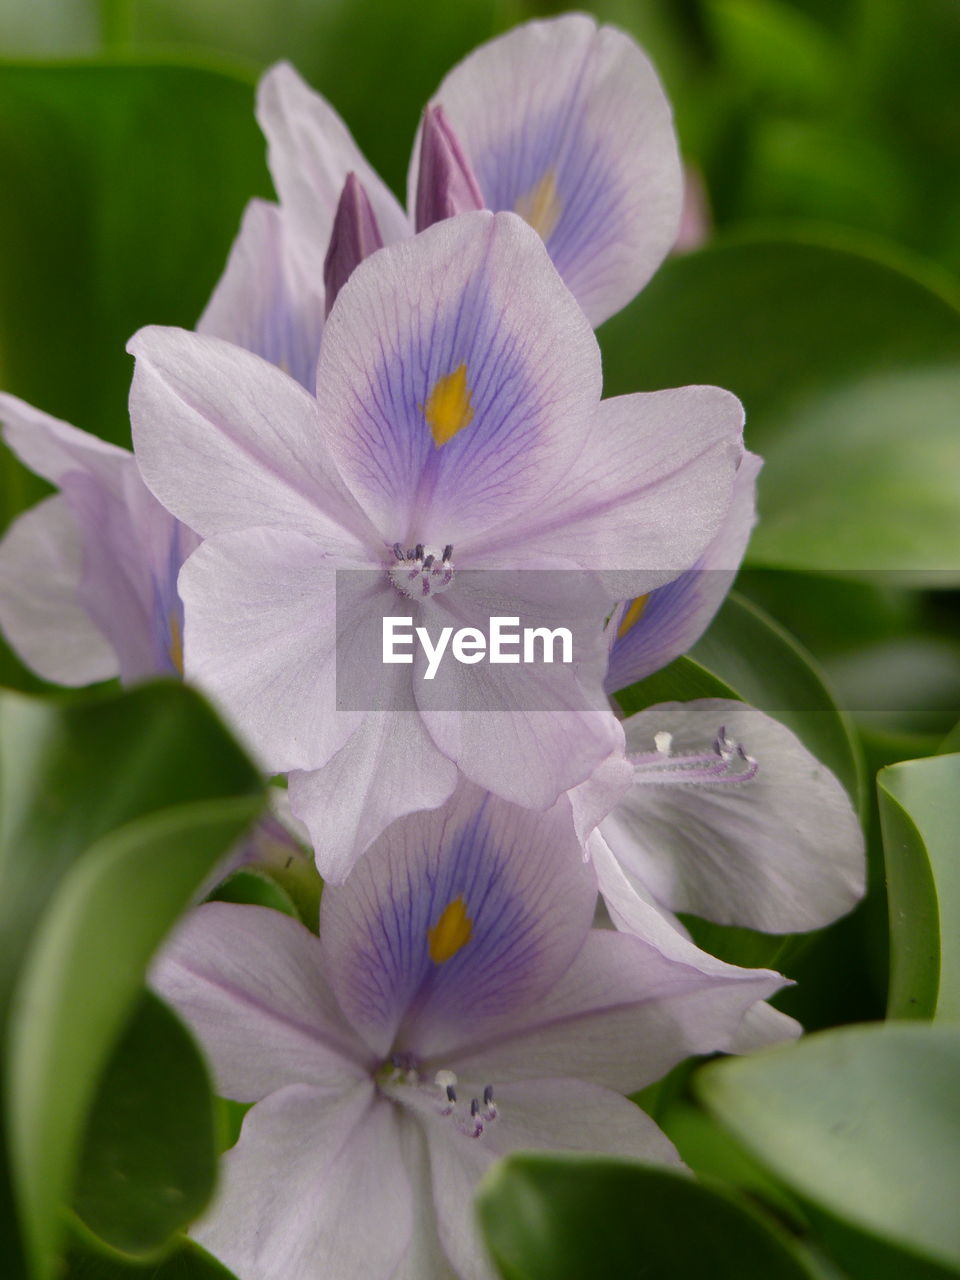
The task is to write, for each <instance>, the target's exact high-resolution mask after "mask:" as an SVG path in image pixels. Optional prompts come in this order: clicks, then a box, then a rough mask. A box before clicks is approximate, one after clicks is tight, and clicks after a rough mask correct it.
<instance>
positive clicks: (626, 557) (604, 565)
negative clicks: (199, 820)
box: [131, 212, 742, 879]
mask: <svg viewBox="0 0 960 1280" xmlns="http://www.w3.org/2000/svg"><path fill="white" fill-rule="evenodd" d="M131 350H132V351H133V352H134V354H135V355H136V357H137V367H136V373H135V377H134V384H133V391H132V395H131V415H132V420H133V428H134V440H135V448H136V452H137V457H138V460H139V463H140V466H141V470H142V472H143V475H144V477H145V479H146V482H147V483H148V484H149V485H150V487H151V489H152V490H153V492H154V493H155V494H156V496H157V497H158V498H159V499H160V500H161V501H162V502H163V503H164V504H165V505H166V506H167V507H168V508H169V509H170V510H171V511H172V512H173V513H174V514H175V515H176V516H178V518H180V519H182V520H183V521H184V522H186V523H187V524H188V525H189V526H190V527H191V528H194V529H197V530H198V531H199V533H200V534H201V535H202V536H203V537H204V539H205V541H204V543H203V545H202V546H201V547H200V548H199V549H198V550H197V552H195V553H194V555H193V556H192V557H191V558H190V560H189V561H188V563H187V564H186V565H185V566H184V569H183V571H182V573H181V576H180V583H179V586H180V593H181V596H182V597H183V600H184V604H185V661H186V670H187V674H188V676H189V677H190V678H191V679H193V680H194V681H195V682H196V683H197V684H198V685H199V686H200V687H201V688H203V689H205V690H207V691H208V692H209V693H211V695H212V696H213V697H214V698H215V699H216V700H217V701H218V703H219V704H220V706H221V707H222V708H223V709H224V710H225V712H226V714H227V715H228V717H229V718H230V719H231V721H232V722H233V723H234V725H235V726H237V727H238V729H239V731H240V732H241V733H242V735H243V736H244V737H245V738H246V740H247V741H248V742H249V743H250V744H251V746H252V748H253V749H254V750H255V751H256V752H257V753H258V754H259V756H260V758H261V759H262V760H263V762H264V763H265V765H266V767H267V768H268V769H269V770H270V771H271V772H289V773H290V796H291V801H292V804H293V810H294V813H295V814H296V815H297V816H298V817H299V818H300V819H301V820H302V821H303V822H304V823H305V824H306V825H307V827H308V828H309V829H310V832H311V837H312V840H313V842H314V844H315V846H316V848H317V855H318V865H319V866H320V869H321V872H322V873H323V874H324V875H325V876H326V877H327V878H330V879H342V878H343V876H344V875H346V873H347V871H348V870H349V868H350V866H351V865H352V863H353V861H354V860H355V859H356V857H358V856H359V854H360V853H362V851H363V849H364V848H366V846H367V845H368V844H369V843H370V842H371V840H373V839H374V838H375V837H376V836H377V835H378V834H379V833H380V832H381V831H382V830H383V829H384V828H385V827H386V826H387V825H388V824H389V823H390V822H391V821H392V820H393V819H394V818H396V817H399V816H401V815H402V814H404V813H410V812H413V811H414V810H416V809H419V808H425V807H436V806H437V805H439V804H441V803H442V802H443V801H444V800H445V799H446V798H447V797H448V796H449V795H450V794H451V792H452V791H453V788H454V786H455V784H456V781H457V778H458V775H459V774H463V775H465V776H466V777H468V778H470V779H471V780H473V781H475V782H477V783H478V784H480V785H482V786H484V787H485V788H487V789H488V790H491V791H493V792H494V793H496V794H498V795H502V796H503V797H504V798H506V799H510V800H513V801H514V802H516V803H519V804H522V805H526V806H530V807H536V808H541V809H545V808H548V807H549V806H550V805H551V804H553V803H554V802H555V801H556V799H557V797H558V796H559V795H560V794H561V793H562V792H564V791H566V790H568V789H569V788H571V787H573V786H576V785H578V784H579V783H581V782H583V781H584V780H585V779H586V778H587V777H588V776H589V775H590V774H591V773H592V772H593V770H594V769H595V768H596V766H597V765H598V764H599V763H600V761H601V760H603V759H604V758H606V757H607V756H608V755H610V754H611V753H613V752H616V751H618V750H619V749H620V747H621V746H622V738H621V731H620V728H619V725H618V723H617V722H616V720H615V718H614V717H613V715H612V713H611V712H610V710H609V705H608V703H607V701H606V698H605V695H604V694H603V690H602V681H603V674H604V670H605V667H606V641H605V640H604V639H603V637H602V625H603V620H604V618H605V617H606V616H607V614H608V613H609V612H610V607H611V603H610V602H612V601H615V600H616V599H618V598H619V599H622V598H624V597H626V596H629V595H633V594H639V593H640V592H643V591H647V590H650V589H653V588H655V587H658V586H661V585H663V583H664V582H666V581H668V580H669V579H671V578H673V577H675V576H676V575H677V573H678V572H680V571H682V570H683V569H685V568H687V567H689V566H690V565H692V564H693V563H695V562H696V560H697V558H698V556H699V555H700V554H701V553H702V551H703V549H704V547H705V546H706V545H708V544H709V542H710V541H711V539H712V538H713V537H714V536H715V535H716V533H717V530H718V528H719V527H720V525H721V523H722V521H723V519H724V518H725V516H726V513H727V509H728V506H729V502H730V496H731V492H732V486H733V481H734V475H735V472H736V468H737V465H738V463H739V461H740V458H741V456H742V443H741V431H742V410H741V407H740V405H739V403H738V402H737V401H736V399H735V398H734V397H732V396H730V395H729V394H728V393H726V392H723V391H721V390H719V389H717V388H711V387H691V388H680V389H676V390H672V391H664V392H657V393H649V394H642V395H633V396H625V397H621V398H618V399H614V400H609V401H604V402H603V403H601V402H600V358H599V351H598V348H597V345H596V340H595V339H594V337H593V334H592V332H591V330H590V327H589V324H588V323H587V321H586V319H585V318H584V316H583V314H582V312H581V311H580V309H579V307H578V306H577V304H576V302H575V301H574V299H573V298H572V296H571V295H570V293H569V292H568V291H567V289H566V288H565V287H564V285H563V283H562V281H561V280H560V278H559V276H558V275H557V273H556V271H555V270H554V268H553V266H552V265H551V263H550V260H549V258H548V256H547V254H546V252H545V250H544V247H543V243H542V241H541V239H540V237H539V236H537V235H536V234H535V233H534V232H533V231H531V230H530V228H529V227H528V226H527V225H526V224H525V223H524V222H523V221H522V220H521V219H520V218H519V217H517V216H516V215H514V214H498V215H492V214H489V213H485V212H478V213H474V214H467V215H463V216H461V217H459V218H456V219H451V220H449V221H446V222H441V223H438V224H436V225H435V226H434V227H432V228H430V229H429V230H428V231H426V232H424V233H422V235H419V236H417V237H415V238H413V239H411V240H408V241H405V242H403V243H402V244H399V245H394V246H388V247H387V248H384V249H383V250H381V251H380V252H379V253H376V254H374V255H373V256H372V257H370V258H368V259H367V260H366V261H365V262H364V263H363V264H361V266H360V267H359V268H358V269H357V270H356V271H355V272H354V274H353V276H352V277H351V279H350V280H349V281H348V283H347V284H346V285H345V287H344V288H343V290H342V291H341V293H340V296H339V298H338V300H337V303H336V305H335V306H334V309H333V311H332V312H331V314H330V317H329V319H328V321H327V324H326V326H325V328H324V333H323V339H322V342H321V347H320V358H319V364H318V371H317V395H316V398H314V397H313V396H311V395H309V394H308V393H307V392H306V391H305V390H304V389H303V388H302V387H300V386H298V385H297V383H296V382H295V381H294V380H293V379H292V378H290V377H287V376H285V375H284V374H283V373H282V372H281V371H279V370H278V369H276V368H274V367H273V366H271V365H270V364H268V363H267V362H265V361H264V360H262V359H259V358H257V357H256V356H254V355H252V354H251V353H249V352H247V351H245V350H241V349H240V348H238V347H236V346H232V345H230V344H227V343H224V342H219V341H217V340H215V339H212V338H210V337H207V336H198V335H196V334H190V333H186V332H183V331H179V330H166V329H158V328H154V329H148V330H145V331H142V332H141V333H140V334H139V335H138V336H137V337H136V338H135V339H134V341H133V343H132V344H131ZM338 570H353V571H362V572H361V573H360V574H359V581H358V583H357V585H356V586H355V590H354V593H353V595H352V596H349V597H345V598H337V599H335V589H336V585H337V584H336V574H337V571H338ZM522 570H554V571H559V570H567V571H570V570H572V571H574V572H565V573H559V574H555V577H556V578H557V579H563V581H562V582H559V581H557V582H556V583H554V585H553V586H552V588H551V587H550V586H549V584H548V585H547V586H544V582H545V579H544V578H543V577H542V576H538V575H536V574H534V575H532V577H531V578H529V579H528V581H530V582H532V583H534V584H535V589H536V592H537V593H538V598H537V601H536V604H537V605H538V606H542V607H547V605H549V606H550V607H552V608H554V609H555V610H557V611H564V612H565V615H566V616H568V617H569V618H570V619H571V621H572V622H582V623H583V624H584V629H585V630H589V631H590V633H591V634H592V635H593V634H595V635H596V637H597V639H598V641H601V643H598V644H597V646H596V648H595V652H593V653H590V654H587V656H586V657H585V659H584V662H583V663H582V664H581V666H580V667H579V668H578V667H577V666H576V665H573V666H570V667H564V668H562V669H560V668H553V669H552V670H553V672H554V673H555V675H556V678H557V680H560V681H561V682H562V681H566V684H563V686H562V688H563V697H564V698H566V699H567V701H566V702H563V698H561V697H559V696H558V698H557V699H556V700H555V701H554V702H552V703H551V704H550V706H549V707H547V708H545V709H541V710H536V709H534V710H530V709H528V708H527V707H524V706H520V707H517V709H516V710H515V711H513V712H510V711H509V710H506V711H499V712H485V711H483V710H482V708H483V707H484V706H489V705H491V704H492V703H495V701H496V697H495V696H494V695H497V694H498V692H499V686H498V681H499V680H500V676H499V674H498V673H499V672H501V671H504V668H502V667H501V668H496V667H487V668H485V677H484V678H485V679H486V681H487V683H486V685H485V686H484V696H483V697H482V698H480V699H479V702H477V699H476V689H477V687H478V686H477V685H476V684H475V683H471V681H470V677H469V673H470V672H471V671H472V670H473V668H467V667H461V666H460V665H459V664H457V663H451V664H449V666H448V667H447V668H446V672H447V674H446V675H445V677H444V681H445V683H444V684H443V690H444V693H445V695H446V702H445V703H444V704H442V705H438V703H437V702H436V701H434V702H433V703H424V701H423V698H424V696H425V695H424V690H425V689H426V690H431V689H433V688H434V686H433V685H425V684H424V682H423V681H422V680H421V679H419V677H418V675H417V673H416V669H415V668H411V667H403V666H398V667H391V668H389V669H388V668H385V667H384V666H383V665H382V664H381V663H380V660H379V655H377V656H376V658H374V657H373V656H372V655H370V654H369V653H368V651H367V650H365V649H364V648H363V647H362V644H361V643H360V642H359V641H358V640H357V639H356V637H358V636H362V635H363V634H365V633H364V627H368V624H369V621H370V619H371V618H372V617H376V618H379V616H380V615H381V614H383V613H387V614H390V613H396V612H398V611H400V610H402V612H403V613H404V614H406V613H408V612H410V611H411V610H413V611H414V612H415V613H416V614H417V616H418V617H419V618H421V619H423V620H424V621H425V624H427V623H429V624H430V625H438V624H439V623H440V622H443V621H449V623H450V624H451V625H456V626H458V627H460V626H463V625H475V624H476V623H477V622H478V621H480V622H482V624H484V625H485V624H486V622H487V621H488V619H489V616H490V615H491V613H493V614H496V613H503V612H505V611H504V610H503V608H502V605H501V607H500V608H497V605H496V601H494V600H492V599H491V598H489V597H485V596H484V590H483V582H482V579H483V573H480V574H479V575H476V574H474V576H473V578H472V579H471V578H469V577H468V576H465V575H466V571H470V572H472V571H483V572H488V571H498V572H513V571H522ZM438 571H439V572H438ZM462 571H463V572H462ZM411 575H412V577H413V581H412V582H411ZM520 577H521V578H522V574H521V575H520ZM518 581H519V579H518ZM470 582H472V583H473V584H474V585H473V587H468V583H470ZM497 589H498V591H499V590H500V589H502V581H500V582H498V583H497ZM514 590H515V597H514V600H513V601H512V603H511V607H510V609H509V612H510V613H511V614H517V615H523V614H525V613H526V614H529V613H530V612H531V610H532V602H531V601H530V600H525V598H524V596H523V592H522V588H521V587H520V586H516V587H515V588H514ZM550 590H552V591H553V597H554V598H553V600H552V601H549V600H548V601H545V600H544V597H545V596H546V595H547V594H549V591H550ZM500 599H501V597H500V595H497V600H500ZM335 605H336V607H335ZM378 625H379V624H378ZM338 636H339V638H340V642H339V644H338ZM344 662H352V663H353V667H352V668H351V670H352V672H353V675H352V677H351V683H352V686H353V688H354V690H357V689H362V688H363V687H364V686H365V685H369V684H371V683H373V684H377V685H379V687H380V692H383V691H384V690H386V694H387V702H388V703H389V705H390V706H392V707H393V708H395V710H394V711H389V712H378V711H362V710H342V709H337V676H338V663H341V664H342V663H344ZM524 674H525V678H526V679H527V680H528V681H531V682H532V681H534V680H535V678H536V672H535V669H534V668H533V667H525V668H524ZM471 690H472V691H473V696H474V702H475V703H477V706H478V708H479V710H474V711H472V712H470V711H464V710H463V708H464V707H466V706H468V704H469V701H470V696H471V693H470V691H471ZM510 698H511V695H510V693H509V691H508V692H507V693H506V694H505V695H504V702H505V705H506V706H508V707H509V706H512V705H513V703H512V702H511V700H510ZM403 708H406V709H407V710H406V712H405V713H403V714H397V713H396V711H397V710H400V709H403Z"/></svg>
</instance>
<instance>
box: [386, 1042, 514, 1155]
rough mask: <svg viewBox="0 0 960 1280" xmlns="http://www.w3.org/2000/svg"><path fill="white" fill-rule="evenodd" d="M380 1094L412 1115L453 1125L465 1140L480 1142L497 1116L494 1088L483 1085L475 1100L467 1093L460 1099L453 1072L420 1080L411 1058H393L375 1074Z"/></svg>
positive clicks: (419, 1074)
mask: <svg viewBox="0 0 960 1280" xmlns="http://www.w3.org/2000/svg"><path fill="white" fill-rule="evenodd" d="M376 1081H377V1085H378V1086H379V1089H380V1092H381V1093H383V1094H385V1095H386V1096H387V1097H389V1098H392V1099H393V1100H394V1101H395V1102H399V1103H402V1104H404V1105H406V1106H409V1107H412V1108H413V1110H415V1111H421V1112H422V1111H425V1110H429V1111H433V1112H435V1113H437V1114H439V1115H441V1116H443V1117H444V1118H445V1119H449V1122H450V1123H451V1124H452V1125H453V1127H454V1128H455V1129H456V1131H457V1132H458V1133H461V1134H463V1136H464V1137H465V1138H479V1137H481V1136H482V1135H483V1133H484V1131H485V1130H486V1129H487V1128H488V1127H489V1126H490V1125H491V1124H493V1122H494V1121H495V1120H497V1119H499V1116H500V1112H499V1109H498V1107H497V1104H496V1102H495V1101H494V1097H493V1085H492V1084H486V1085H484V1086H483V1089H482V1090H480V1092H479V1094H478V1095H477V1096H475V1097H468V1096H467V1094H468V1093H469V1090H468V1091H466V1092H464V1093H463V1095H462V1096H461V1090H460V1087H459V1083H458V1081H457V1077H456V1075H455V1074H454V1072H452V1071H442V1070H441V1071H437V1072H436V1073H435V1074H434V1077H433V1080H432V1081H430V1080H429V1079H426V1080H425V1079H423V1077H422V1075H421V1070H420V1064H419V1063H418V1062H417V1061H416V1059H414V1057H413V1056H412V1055H411V1054H407V1053H397V1054H394V1055H393V1056H392V1057H391V1058H390V1059H388V1061H387V1062H385V1063H384V1064H383V1066H382V1067H381V1068H380V1070H379V1071H378V1072H377V1073H376Z"/></svg>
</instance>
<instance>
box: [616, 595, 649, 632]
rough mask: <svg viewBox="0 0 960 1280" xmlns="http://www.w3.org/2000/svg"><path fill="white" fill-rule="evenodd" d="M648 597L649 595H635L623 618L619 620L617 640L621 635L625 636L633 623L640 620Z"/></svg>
mask: <svg viewBox="0 0 960 1280" xmlns="http://www.w3.org/2000/svg"><path fill="white" fill-rule="evenodd" d="M649 599H650V597H649V596H637V598H636V600H634V601H633V602H632V604H631V605H630V608H629V609H628V610H627V612H626V613H625V614H624V615H623V618H622V619H621V621H620V626H619V627H618V628H617V639H618V640H619V639H620V638H621V637H622V636H625V635H626V634H627V632H628V631H629V630H630V628H631V627H632V626H633V625H634V624H635V623H637V622H639V621H640V618H641V615H642V614H643V611H644V609H645V608H646V607H647V601H648V600H649Z"/></svg>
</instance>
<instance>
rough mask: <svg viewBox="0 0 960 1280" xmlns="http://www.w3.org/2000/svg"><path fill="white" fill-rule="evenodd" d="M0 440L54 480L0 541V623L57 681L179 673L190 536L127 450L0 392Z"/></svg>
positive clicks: (193, 542)
mask: <svg viewBox="0 0 960 1280" xmlns="http://www.w3.org/2000/svg"><path fill="white" fill-rule="evenodd" d="M0 422H2V423H3V436H4V440H5V441H6V443H7V444H8V445H9V446H10V448H11V449H12V450H13V452H14V453H15V454H16V455H17V457H18V458H20V460H21V461H22V462H24V463H26V465H27V466H28V467H30V469H31V470H32V471H35V472H36V473H37V474H38V475H41V476H43V477H44V478H45V479H46V480H49V481H50V482H51V484H54V485H56V486H57V488H58V489H59V490H60V492H59V494H55V495H53V496H52V497H49V498H45V499H44V500H43V501H42V502H40V503H38V504H37V506H35V507H32V508H31V509H30V510H29V511H26V512H24V513H23V514H22V515H20V516H18V517H17V518H16V520H14V522H13V523H12V525H11V526H10V528H9V530H8V531H7V533H6V535H5V537H4V539H3V542H2V543H0V627H2V629H3V631H4V634H5V635H6V637H7V639H8V640H9V642H10V644H11V645H12V646H13V648H14V649H15V650H16V652H17V653H18V654H19V656H20V657H21V658H22V659H23V661H24V662H25V663H26V664H27V666H29V667H30V668H31V669H32V670H33V671H36V672H37V674H38V675H41V676H43V677H44V679H46V680H52V681H54V682H56V683H57V684H64V685H84V684H90V683H91V682H93V681H96V680H108V679H110V678H111V677H113V676H117V675H119V676H120V677H121V679H122V680H123V681H124V683H126V684H130V683H132V682H134V681H136V680H142V679H144V678H145V677H147V676H150V675H165V674H173V673H182V670H183V609H182V606H181V603H180V598H179V596H178V595H177V574H178V573H179V571H180V566H181V565H182V564H183V561H184V560H185V559H186V557H187V556H188V555H189V554H190V552H191V551H193V550H194V548H195V547H196V546H197V544H198V543H199V541H200V540H199V538H198V537H197V536H196V534H194V533H193V532H192V531H191V530H190V529H188V528H187V527H186V526H185V525H183V524H181V523H180V522H179V521H178V520H176V519H175V518H174V517H173V516H171V515H170V513H169V511H167V510H166V509H165V508H164V507H162V506H161V505H160V503H159V502H158V501H157V500H156V498H154V496H153V494H152V493H151V492H150V490H149V489H148V488H147V487H146V485H145V484H144V483H143V481H142V479H141V478H140V472H139V469H138V467H137V463H136V460H135V459H134V456H133V454H132V453H130V452H129V450H127V449H120V448H118V447H117V446H116V445H112V444H107V443H106V442H105V441H103V440H100V439H98V438H97V437H96V436H92V435H88V434H87V433H86V432H85V431H79V430H78V429H77V428H76V427H72V426H70V425H69V424H68V423H66V422H60V421H59V420H58V419H56V418H51V417H50V416H49V415H48V414H45V413H42V412H41V411H40V410H39V409H34V408H32V407H31V406H30V405H28V404H25V403H24V402H23V401H22V400H18V399H17V398H16V397H15V396H11V395H5V394H0Z"/></svg>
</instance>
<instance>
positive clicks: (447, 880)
mask: <svg viewBox="0 0 960 1280" xmlns="http://www.w3.org/2000/svg"><path fill="white" fill-rule="evenodd" d="M595 901H596V881H595V878H594V876H593V873H592V872H591V871H590V869H589V867H587V866H586V865H585V864H584V862H583V860H582V857H581V856H580V850H579V844H578V842H577V840H576V838H575V835H574V832H573V827H572V823H571V822H570V820H569V816H568V814H567V813H566V812H564V811H563V810H562V809H558V810H557V811H555V812H554V813H552V814H538V813H532V812H529V811H527V810H523V809H518V808H516V807H515V806H513V805H509V804H506V803H505V802H503V801H501V800H498V799H497V798H496V797H494V796H491V795H489V794H484V793H482V792H480V791H479V790H478V789H477V788H475V787H473V786H470V785H467V784H464V785H462V786H461V788H460V790H459V791H458V792H457V794H456V795H455V796H454V797H453V799H452V800H450V801H449V802H448V803H447V804H446V805H445V806H444V807H443V808H442V809H439V810H435V811H433V812H431V813H420V814H416V815H411V816H410V817H408V818H403V819H401V820H400V821H399V822H397V823H395V824H394V825H393V826H392V827H391V828H390V829H389V831H388V832H387V833H386V834H385V835H384V836H383V837H382V838H381V839H380V840H379V841H377V842H376V843H375V844H374V845H373V846H372V848H371V849H370V851H369V853H368V855H367V857H366V858H365V859H364V860H363V861H362V862H361V863H360V864H359V865H358V867H357V868H356V870H355V871H354V872H353V874H352V875H351V876H350V877H349V879H348V880H347V881H346V883H344V884H343V885H338V886H328V887H327V889H326V892H325V894H324V899H323V904H322V906H321V936H322V937H323V940H324V948H325V954H326V958H327V973H328V974H329V976H330V980H331V982H332V983H333V985H334V988H335V990H336V991H337V994H338V997H339V999H340V1003H341V1005H342V1006H343V1009H344V1012H345V1013H346V1014H347V1017H348V1018H349V1019H350V1021H351V1022H352V1023H353V1024H354V1025H355V1026H356V1027H357V1028H358V1030H359V1031H360V1032H361V1033H362V1034H363V1035H364V1036H365V1038H366V1039H367V1041H368V1042H369V1043H370V1044H371V1045H372V1046H374V1047H375V1048H376V1049H378V1050H379V1051H381V1052H386V1050H387V1048H389V1047H390V1046H391V1045H392V1046H393V1048H394V1049H395V1050H398V1051H408V1052H410V1053H412V1054H414V1055H415V1056H416V1057H417V1058H418V1059H419V1058H424V1057H426V1056H428V1055H432V1054H435V1053H438V1052H441V1051H442V1049H443V1047H444V1044H446V1043H449V1042H450V1041H451V1040H454V1039H456V1038H457V1037H458V1036H459V1037H462V1035H463V1033H464V1031H465V1029H467V1028H472V1029H474V1030H476V1031H477V1033H478V1034H482V1029H483V1028H484V1027H485V1026H488V1025H490V1024H491V1022H494V1021H498V1020H501V1019H502V1018H503V1017H504V1016H505V1015H506V1014H507V1013H509V1012H510V1011H511V1010H516V1009H518V1008H522V1007H527V1006H528V1005H529V1004H530V1002H532V1001H535V1000H536V998H537V996H538V994H541V993H543V992H545V991H546V990H547V989H548V988H549V987H550V985H551V984H552V983H553V982H554V981H555V980H556V978H557V977H558V976H559V974H560V973H562V972H563V970H564V969H565V968H566V966H567V965H568V964H569V963H570V961H571V959H572V958H573V956H574V955H575V954H576V952H577V950H578V948H579V947H580V945H581V943H582V941H583V937H584V936H585V933H586V931H587V929H588V928H589V927H590V922H591V920H592V918H593V910H594V903H595Z"/></svg>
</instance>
